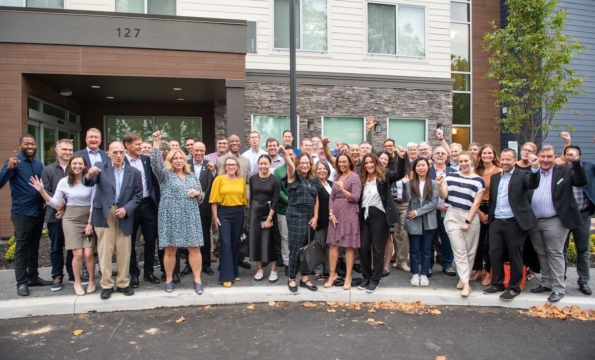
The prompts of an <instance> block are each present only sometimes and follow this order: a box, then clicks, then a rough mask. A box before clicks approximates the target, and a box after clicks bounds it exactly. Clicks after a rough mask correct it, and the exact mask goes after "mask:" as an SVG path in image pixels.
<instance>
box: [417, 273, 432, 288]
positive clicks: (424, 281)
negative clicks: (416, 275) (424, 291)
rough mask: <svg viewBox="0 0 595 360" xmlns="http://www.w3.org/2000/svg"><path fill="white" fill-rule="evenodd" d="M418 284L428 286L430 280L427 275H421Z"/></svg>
mask: <svg viewBox="0 0 595 360" xmlns="http://www.w3.org/2000/svg"><path fill="white" fill-rule="evenodd" d="M419 285H421V286H428V285H430V280H428V277H427V276H425V275H422V276H421V277H420V279H419Z"/></svg>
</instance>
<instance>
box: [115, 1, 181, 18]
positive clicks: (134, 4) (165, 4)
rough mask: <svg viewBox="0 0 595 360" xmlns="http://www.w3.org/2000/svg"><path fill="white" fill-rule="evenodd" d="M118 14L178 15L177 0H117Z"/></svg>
mask: <svg viewBox="0 0 595 360" xmlns="http://www.w3.org/2000/svg"><path fill="white" fill-rule="evenodd" d="M116 12H126V13H135V14H153V15H176V0H116Z"/></svg>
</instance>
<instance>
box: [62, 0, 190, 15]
mask: <svg viewBox="0 0 595 360" xmlns="http://www.w3.org/2000/svg"><path fill="white" fill-rule="evenodd" d="M65 1H67V0H65ZM116 1H117V0H112V11H113V12H117V13H118V14H127V13H123V12H119V11H116ZM143 2H144V4H145V10H144V12H143V14H145V15H164V16H178V15H179V11H180V0H175V3H176V13H175V14H173V15H165V14H148V13H147V10H148V9H149V0H143ZM65 7H66V6H65Z"/></svg>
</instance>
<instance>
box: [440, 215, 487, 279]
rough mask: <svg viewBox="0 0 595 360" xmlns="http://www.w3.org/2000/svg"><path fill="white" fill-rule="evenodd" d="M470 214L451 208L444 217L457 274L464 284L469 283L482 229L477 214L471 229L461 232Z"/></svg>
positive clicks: (470, 225)
mask: <svg viewBox="0 0 595 360" xmlns="http://www.w3.org/2000/svg"><path fill="white" fill-rule="evenodd" d="M468 214H469V212H468V211H465V210H461V209H457V208H453V207H449V208H448V209H447V210H446V216H445V217H444V228H445V230H446V233H447V234H448V238H449V239H450V245H451V246H452V252H453V253H454V260H455V264H456V266H457V273H458V274H459V278H460V279H461V282H462V283H464V284H465V283H468V282H469V276H470V273H471V268H472V267H473V262H474V261H475V252H476V251H477V243H478V242H479V227H480V222H479V216H478V215H477V213H476V214H475V216H474V217H473V220H471V224H469V229H468V230H467V231H463V230H461V225H463V224H464V223H465V219H466V218H467V215H468Z"/></svg>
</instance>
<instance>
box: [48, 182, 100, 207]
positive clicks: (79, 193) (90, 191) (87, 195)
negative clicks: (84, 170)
mask: <svg viewBox="0 0 595 360" xmlns="http://www.w3.org/2000/svg"><path fill="white" fill-rule="evenodd" d="M94 195H95V186H93V187H88V186H85V185H83V184H76V185H74V186H70V185H68V177H65V178H62V179H61V180H60V181H59V182H58V186H57V187H56V191H55V192H54V196H53V197H52V198H51V199H50V201H49V202H48V203H47V204H48V205H49V206H51V207H53V208H55V207H56V206H58V203H60V200H62V199H63V198H66V203H67V206H88V207H89V208H90V207H91V202H92V200H93V196H94Z"/></svg>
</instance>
